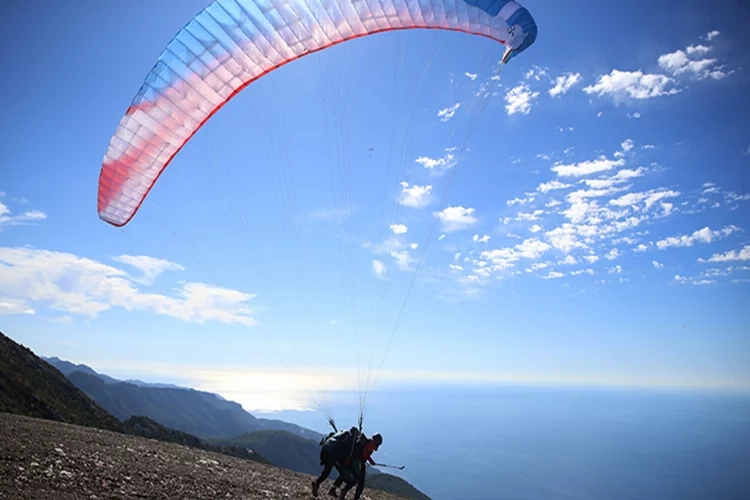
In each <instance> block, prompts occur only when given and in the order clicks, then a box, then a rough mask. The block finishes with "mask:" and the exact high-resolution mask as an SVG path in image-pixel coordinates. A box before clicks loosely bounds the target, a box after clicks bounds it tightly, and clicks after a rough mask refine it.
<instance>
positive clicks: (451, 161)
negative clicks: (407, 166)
mask: <svg viewBox="0 0 750 500" xmlns="http://www.w3.org/2000/svg"><path fill="white" fill-rule="evenodd" d="M455 150H456V148H446V150H445V154H443V156H441V157H440V158H431V157H429V156H420V157H418V158H417V159H416V160H415V161H416V162H417V163H419V164H420V165H422V166H423V167H424V168H426V169H428V170H441V169H445V170H447V169H450V168H453V167H455V166H456V163H457V161H456V158H455V156H454V155H453V153H454V151H455Z"/></svg>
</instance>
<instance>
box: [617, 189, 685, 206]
mask: <svg viewBox="0 0 750 500" xmlns="http://www.w3.org/2000/svg"><path fill="white" fill-rule="evenodd" d="M678 196H680V192H679V191H672V190H671V189H651V190H649V191H643V192H637V193H628V194H626V195H623V196H621V197H619V198H617V199H614V200H609V204H610V205H614V206H617V207H639V205H640V204H641V203H643V208H645V209H646V210H648V209H650V208H651V207H652V206H653V205H654V204H655V203H657V202H659V201H661V200H663V199H666V198H677V197H678Z"/></svg>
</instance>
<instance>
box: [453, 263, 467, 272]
mask: <svg viewBox="0 0 750 500" xmlns="http://www.w3.org/2000/svg"><path fill="white" fill-rule="evenodd" d="M450 268H451V269H453V270H454V271H463V270H464V268H463V266H459V265H458V264H450Z"/></svg>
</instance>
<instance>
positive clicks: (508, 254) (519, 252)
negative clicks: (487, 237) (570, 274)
mask: <svg viewBox="0 0 750 500" xmlns="http://www.w3.org/2000/svg"><path fill="white" fill-rule="evenodd" d="M551 248H552V247H551V246H550V245H548V244H547V243H545V242H543V241H541V240H539V239H537V238H530V239H528V240H525V241H523V242H522V243H519V244H518V245H516V246H514V247H506V248H497V249H494V250H485V251H483V252H482V253H481V257H482V259H483V260H485V261H488V262H490V263H492V266H493V267H492V270H493V271H501V270H504V269H509V268H511V267H513V266H514V265H515V263H516V262H518V261H519V260H521V259H528V260H535V259H538V258H539V257H541V256H542V255H543V254H544V253H545V252H547V251H549V250H550V249H551ZM542 267H546V265H544V266H541V267H538V268H542Z"/></svg>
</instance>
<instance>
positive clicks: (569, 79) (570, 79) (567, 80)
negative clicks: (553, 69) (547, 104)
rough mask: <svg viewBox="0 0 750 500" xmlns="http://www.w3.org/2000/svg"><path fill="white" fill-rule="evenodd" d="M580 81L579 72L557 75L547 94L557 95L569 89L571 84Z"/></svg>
mask: <svg viewBox="0 0 750 500" xmlns="http://www.w3.org/2000/svg"><path fill="white" fill-rule="evenodd" d="M580 81H581V74H580V73H567V74H565V75H561V76H558V77H557V78H555V85H554V87H552V88H551V89H549V95H551V96H552V97H557V96H559V95H563V94H565V93H567V92H568V90H570V89H571V88H572V87H573V85H575V84H576V83H578V82H580Z"/></svg>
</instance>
